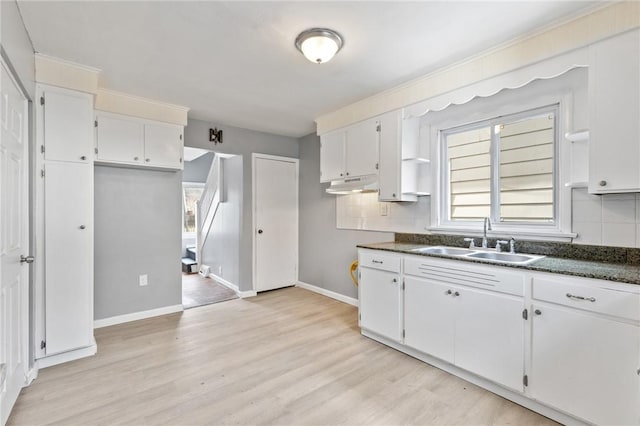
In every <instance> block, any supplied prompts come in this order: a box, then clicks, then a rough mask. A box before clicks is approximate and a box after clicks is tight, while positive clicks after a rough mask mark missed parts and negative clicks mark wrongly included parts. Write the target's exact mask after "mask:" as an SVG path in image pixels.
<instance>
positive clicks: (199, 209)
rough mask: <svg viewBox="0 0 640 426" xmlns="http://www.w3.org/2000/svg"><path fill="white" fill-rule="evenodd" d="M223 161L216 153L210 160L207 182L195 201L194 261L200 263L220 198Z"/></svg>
mask: <svg viewBox="0 0 640 426" xmlns="http://www.w3.org/2000/svg"><path fill="white" fill-rule="evenodd" d="M223 176H224V174H223V162H222V161H221V159H220V157H219V156H218V155H216V156H215V157H214V158H213V161H212V162H211V168H210V169H209V174H208V175H207V182H206V183H205V186H204V191H203V192H202V197H200V201H198V202H197V203H196V226H197V228H196V261H197V262H198V263H199V264H200V265H202V260H201V259H202V247H204V243H205V241H206V240H207V237H208V236H209V231H210V230H211V225H212V224H213V219H214V218H215V216H216V212H217V211H218V206H219V205H220V203H221V202H223V201H224V200H223V199H222V190H221V188H223V181H222V179H223Z"/></svg>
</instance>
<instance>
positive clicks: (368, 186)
mask: <svg viewBox="0 0 640 426" xmlns="http://www.w3.org/2000/svg"><path fill="white" fill-rule="evenodd" d="M379 188H380V186H379V185H378V176H377V175H367V176H360V177H353V178H347V179H343V180H332V181H331V185H330V186H329V187H328V188H327V194H335V195H346V194H355V193H359V192H378V189H379Z"/></svg>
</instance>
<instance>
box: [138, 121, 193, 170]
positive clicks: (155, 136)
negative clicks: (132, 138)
mask: <svg viewBox="0 0 640 426" xmlns="http://www.w3.org/2000/svg"><path fill="white" fill-rule="evenodd" d="M182 147H183V145H182V127H181V126H171V125H162V124H145V125H144V157H145V158H144V161H145V163H147V164H151V165H155V166H162V167H169V168H172V169H181V168H182Z"/></svg>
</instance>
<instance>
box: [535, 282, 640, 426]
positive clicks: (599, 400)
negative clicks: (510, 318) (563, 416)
mask: <svg viewBox="0 0 640 426" xmlns="http://www.w3.org/2000/svg"><path fill="white" fill-rule="evenodd" d="M553 284H555V285H553ZM551 285H553V287H551ZM557 289H560V290H561V291H560V292H556V293H557V294H554V293H553V292H552V291H550V290H557ZM533 295H534V299H535V298H540V299H543V300H540V301H537V300H536V301H534V305H533V315H532V332H531V336H532V342H531V348H532V355H531V380H530V391H531V396H532V397H533V398H535V399H536V400H538V401H540V402H543V403H545V404H548V405H550V406H553V407H555V408H557V409H559V410H562V411H564V412H567V413H570V414H573V415H575V416H577V417H579V418H581V419H584V420H587V421H589V422H593V423H595V424H601V425H638V424H640V326H639V325H638V324H637V323H636V324H634V321H633V320H632V318H630V317H633V316H635V317H636V318H637V316H638V314H639V313H640V295H639V294H637V293H631V292H629V293H626V292H625V291H624V290H622V289H606V288H605V289H603V288H600V287H595V286H594V287H593V288H591V287H584V286H582V287H581V286H578V285H571V286H569V285H567V283H566V281H563V282H555V283H554V282H551V281H549V280H548V279H545V280H536V278H534V282H533ZM581 298H583V299H581ZM628 306H629V307H635V310H628V309H626V308H627V307H628ZM599 311H603V312H604V313H605V315H602V314H600V313H598V312H599ZM621 314H625V315H626V317H619V318H615V317H614V316H616V317H618V316H620V315H621Z"/></svg>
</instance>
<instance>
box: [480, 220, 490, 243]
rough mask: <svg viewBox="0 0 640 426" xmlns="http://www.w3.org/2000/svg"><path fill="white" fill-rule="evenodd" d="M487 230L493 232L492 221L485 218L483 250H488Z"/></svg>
mask: <svg viewBox="0 0 640 426" xmlns="http://www.w3.org/2000/svg"><path fill="white" fill-rule="evenodd" d="M487 230H489V231H491V230H492V229H491V220H490V219H489V217H485V218H484V230H483V232H482V248H487V246H488V245H487Z"/></svg>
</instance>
